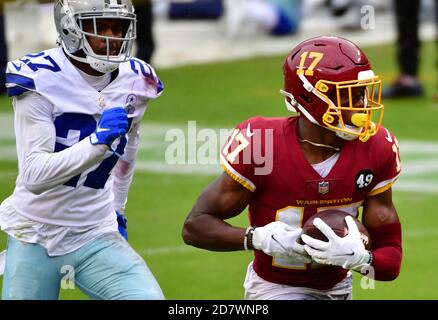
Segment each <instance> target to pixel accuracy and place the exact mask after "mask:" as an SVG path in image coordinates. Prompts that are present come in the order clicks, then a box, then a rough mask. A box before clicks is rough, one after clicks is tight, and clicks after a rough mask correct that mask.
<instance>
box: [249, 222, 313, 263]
mask: <svg viewBox="0 0 438 320" xmlns="http://www.w3.org/2000/svg"><path fill="white" fill-rule="evenodd" d="M302 233H303V230H302V229H301V228H298V229H296V228H293V227H291V226H289V225H288V224H286V223H284V222H281V221H274V222H271V223H269V224H267V225H265V226H263V227H258V228H255V230H254V233H253V238H252V245H253V247H254V249H257V250H261V251H263V252H264V253H266V254H267V255H270V256H273V257H276V258H289V259H290V258H293V259H296V260H298V261H301V262H304V263H310V261H311V259H310V257H309V255H308V254H307V252H306V250H304V246H303V245H301V244H299V243H298V242H297V240H298V238H299V237H300V236H301V234H302Z"/></svg>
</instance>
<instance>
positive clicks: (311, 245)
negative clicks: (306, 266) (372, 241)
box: [301, 216, 371, 272]
mask: <svg viewBox="0 0 438 320" xmlns="http://www.w3.org/2000/svg"><path fill="white" fill-rule="evenodd" d="M345 222H346V223H347V227H348V235H346V236H345V237H343V238H341V237H339V236H338V235H337V234H336V233H335V232H334V231H333V229H332V228H330V227H329V226H328V225H327V224H326V223H325V222H324V221H322V220H321V219H320V218H315V220H313V224H314V225H315V227H317V228H318V229H319V230H320V231H321V232H322V233H323V234H324V235H325V236H326V237H327V239H328V240H329V241H328V242H326V241H321V240H317V239H314V238H312V237H309V236H308V235H305V234H303V235H302V236H301V239H302V240H303V241H304V243H305V245H304V249H305V250H306V251H307V253H308V254H309V255H310V256H311V257H312V259H313V260H314V261H315V262H317V263H320V264H327V265H333V266H339V267H342V268H344V269H352V270H356V271H359V272H362V270H363V268H366V267H369V262H370V259H371V254H370V252H369V251H367V250H366V249H365V246H364V244H363V242H362V240H361V238H360V232H359V229H358V228H357V225H356V223H355V222H354V220H353V218H352V217H351V216H347V217H345Z"/></svg>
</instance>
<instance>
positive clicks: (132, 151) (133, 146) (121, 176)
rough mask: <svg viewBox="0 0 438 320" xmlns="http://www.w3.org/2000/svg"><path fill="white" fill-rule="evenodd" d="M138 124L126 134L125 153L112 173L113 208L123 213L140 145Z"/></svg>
mask: <svg viewBox="0 0 438 320" xmlns="http://www.w3.org/2000/svg"><path fill="white" fill-rule="evenodd" d="M139 127H140V123H134V124H133V126H132V129H131V130H130V131H129V133H128V143H127V144H126V147H125V153H124V154H123V156H122V157H121V158H120V159H119V161H117V164H116V166H115V168H114V171H113V179H114V183H113V194H114V208H115V210H116V211H119V212H121V213H123V212H124V211H125V206H126V203H127V201H128V192H129V187H130V186H131V183H132V178H133V176H134V171H135V161H136V157H137V153H138V147H139V144H140V132H139Z"/></svg>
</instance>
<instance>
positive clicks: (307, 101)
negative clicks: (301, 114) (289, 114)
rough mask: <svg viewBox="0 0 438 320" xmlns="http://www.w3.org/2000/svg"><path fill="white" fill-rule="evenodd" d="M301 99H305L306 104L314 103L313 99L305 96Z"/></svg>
mask: <svg viewBox="0 0 438 320" xmlns="http://www.w3.org/2000/svg"><path fill="white" fill-rule="evenodd" d="M300 98H301V99H303V100H304V101H305V102H306V103H312V98H311V97H309V96H306V95H304V94H300Z"/></svg>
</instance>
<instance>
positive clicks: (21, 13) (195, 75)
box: [0, 0, 438, 300]
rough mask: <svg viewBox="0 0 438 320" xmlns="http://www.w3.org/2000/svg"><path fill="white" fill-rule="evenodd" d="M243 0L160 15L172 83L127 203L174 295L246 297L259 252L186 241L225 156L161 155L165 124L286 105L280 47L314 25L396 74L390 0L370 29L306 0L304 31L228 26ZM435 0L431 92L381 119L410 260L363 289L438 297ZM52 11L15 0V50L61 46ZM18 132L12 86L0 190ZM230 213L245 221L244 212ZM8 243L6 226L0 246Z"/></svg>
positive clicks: (220, 119)
mask: <svg viewBox="0 0 438 320" xmlns="http://www.w3.org/2000/svg"><path fill="white" fill-rule="evenodd" d="M238 1H239V0H234V1H233V0H228V1H226V9H227V10H228V14H227V12H226V13H225V15H224V17H222V18H221V19H219V20H214V21H169V20H167V19H164V18H160V17H158V18H157V19H156V22H155V25H154V33H155V40H156V45H157V48H156V51H155V53H154V56H153V60H152V65H153V66H154V67H155V68H156V70H157V72H158V74H159V76H160V78H161V79H162V80H163V82H164V84H165V91H164V94H163V96H162V97H161V98H160V99H158V100H157V101H153V102H151V103H150V106H149V111H148V112H147V113H146V115H145V118H144V123H143V126H142V144H141V150H140V152H139V159H138V170H137V173H136V176H135V178H134V182H133V184H132V187H131V191H130V195H129V202H128V206H127V210H126V214H127V216H128V219H129V234H130V243H131V245H132V246H133V247H134V248H135V249H136V250H137V251H138V252H139V253H140V254H141V255H142V256H143V257H144V258H145V260H146V262H147V263H148V265H149V267H150V268H151V269H152V271H153V273H154V274H155V275H156V277H157V279H158V281H159V283H160V284H161V286H162V288H163V291H164V293H165V295H166V298H168V299H189V300H190V299H242V298H243V287H242V283H243V279H244V275H245V272H246V267H247V264H248V262H249V261H250V260H251V259H252V255H251V253H247V252H233V253H220V252H208V251H205V250H200V249H196V248H192V247H188V246H186V245H184V244H183V242H182V239H181V236H180V234H181V227H182V224H183V221H184V219H185V217H186V215H187V213H188V212H189V211H190V209H191V207H192V205H193V204H194V201H195V200H196V198H197V196H198V194H199V193H200V192H201V190H202V189H203V188H204V187H205V186H206V185H207V184H208V183H210V182H211V181H213V180H214V179H215V176H216V175H217V174H218V173H219V172H220V168H219V165H217V164H212V165H201V164H198V165H196V166H193V165H190V166H186V165H174V166H171V165H168V164H166V161H165V158H164V155H165V152H166V148H167V147H168V145H169V144H170V143H171V142H169V141H166V133H167V132H169V130H170V129H172V128H179V129H181V130H183V131H184V132H187V125H188V121H196V125H197V129H198V131H199V130H200V129H202V128H213V129H217V130H219V129H231V128H232V127H233V126H234V125H236V124H237V123H239V122H241V121H243V120H245V119H246V118H248V117H251V116H256V115H263V116H286V115H287V111H286V108H285V107H284V103H283V98H282V96H281V95H280V94H279V89H280V88H281V86H282V74H281V67H282V63H283V59H284V56H285V54H286V53H287V52H288V51H289V50H290V49H291V48H292V47H293V46H295V45H296V44H297V43H298V42H300V41H301V40H303V39H306V38H309V37H311V36H316V35H321V34H333V35H339V36H343V37H346V38H348V39H350V40H353V41H354V42H356V43H357V44H359V45H361V46H362V47H363V49H364V51H365V52H366V54H367V55H368V57H369V58H370V60H371V61H372V63H373V66H374V70H375V72H376V73H377V74H378V75H380V77H381V78H382V79H383V81H384V86H385V85H388V84H389V83H390V82H391V81H392V80H393V79H394V78H395V77H396V76H397V74H398V69H397V63H396V61H395V47H394V42H395V39H396V30H395V29H394V23H393V19H394V17H393V12H392V7H391V2H390V1H386V0H385V1H383V0H382V1H372V2H370V4H372V5H374V6H375V8H376V11H375V13H376V15H375V25H374V28H371V29H366V30H363V29H360V28H357V22H358V19H360V12H359V15H358V12H354V13H353V14H351V15H350V16H343V17H338V18H335V17H333V16H332V15H331V14H330V12H329V10H328V9H327V8H326V7H325V6H324V1H322V0H307V1H304V3H305V7H304V15H303V21H302V25H301V28H300V30H299V32H298V33H296V34H294V35H291V36H285V37H272V36H269V35H264V34H262V33H260V32H258V31H257V30H250V29H248V30H244V32H242V33H240V34H233V35H231V34H229V32H227V30H228V28H229V25H228V24H229V23H232V22H230V20H229V19H233V18H232V17H231V16H230V15H229V14H230V13H231V12H232V10H233V6H235V5H236V3H237V2H238ZM365 2H366V1H365ZM432 2H433V1H423V10H422V28H421V37H422V39H423V40H424V43H423V47H422V51H421V57H422V59H421V69H420V79H421V80H422V82H423V83H424V84H425V88H426V96H425V97H424V98H416V99H399V100H390V101H383V103H384V104H385V107H386V109H385V118H384V125H385V126H386V127H388V128H389V129H390V130H392V131H393V132H394V133H395V134H396V136H397V137H398V139H399V141H400V147H401V157H402V164H403V173H402V176H401V178H400V179H399V181H398V182H397V183H396V185H395V187H394V203H395V205H396V207H397V209H398V212H399V215H400V218H401V221H402V225H403V242H404V247H403V248H404V260H403V266H402V272H401V275H400V277H399V278H398V279H397V280H395V281H393V282H390V283H382V282H377V283H375V287H374V288H373V289H363V288H361V286H360V282H361V280H362V278H361V277H359V276H357V275H355V289H354V298H355V299H437V298H438V296H437V293H436V289H435V288H436V287H437V286H438V277H437V276H436V268H435V265H434V264H435V263H436V261H437V256H436V249H435V247H436V243H438V217H437V216H436V208H437V206H438V200H437V196H438V129H437V125H436V123H437V119H438V103H437V102H436V101H435V100H434V98H433V96H434V94H435V92H436V90H437V89H438V85H437V77H436V75H437V62H436V61H437V48H436V44H435V42H433V41H430V40H431V39H434V37H435V25H434V20H433V17H430V14H429V13H430V12H431V9H430V6H431V5H432ZM377 3H378V5H377ZM359 9H360V8H359ZM432 12H433V10H432ZM358 17H359V18H358ZM52 20H53V19H52V10H51V7H50V5H49V6H43V7H41V6H40V5H37V4H35V3H32V2H29V1H21V2H16V3H8V4H7V6H6V26H7V39H8V44H9V56H10V59H16V58H19V57H21V56H22V55H24V54H27V53H29V52H39V51H41V50H43V49H46V48H49V47H52V46H54V41H55V39H56V36H55V31H54V27H53V22H52ZM78 94H80V93H79V92H78ZM14 143H15V141H14V133H13V114H12V108H11V104H10V101H9V99H8V98H7V97H6V96H0V181H1V182H0V200H3V199H4V198H6V197H7V196H8V195H9V194H10V193H11V192H12V190H13V188H14V182H15V177H16V174H17V164H16V155H15V145H14ZM198 143H199V144H202V143H203V141H198ZM219 147H220V146H219V145H218V149H219ZM188 153H189V152H188V151H187V153H186V156H187V157H188V156H190V154H188ZM216 158H217V157H216ZM230 222H231V223H235V224H237V225H241V226H246V225H247V215H246V213H243V214H241V215H240V216H239V217H237V218H235V219H232V221H230ZM5 244H6V237H5V235H4V234H3V233H1V234H0V249H2V248H4V247H5ZM0 251H1V250H0ZM0 282H1V279H0ZM61 298H62V299H86V297H85V296H84V295H83V294H82V293H80V291H79V290H61Z"/></svg>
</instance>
